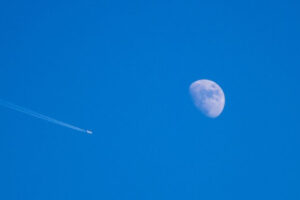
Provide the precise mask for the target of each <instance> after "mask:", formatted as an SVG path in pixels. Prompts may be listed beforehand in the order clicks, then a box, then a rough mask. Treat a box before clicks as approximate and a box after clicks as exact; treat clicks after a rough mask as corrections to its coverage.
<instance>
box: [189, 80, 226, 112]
mask: <svg viewBox="0 0 300 200" xmlns="http://www.w3.org/2000/svg"><path fill="white" fill-rule="evenodd" d="M189 90H190V94H191V97H192V99H193V102H194V104H195V106H196V107H197V108H198V109H199V110H200V111H201V112H202V113H203V114H204V115H205V116H207V117H210V118H216V117H218V116H219V115H220V114H221V113H222V112H223V109H224V106H225V95H224V92H223V90H222V88H221V87H220V86H219V85H218V84H217V83H215V82H214V81H211V80H206V79H201V80H198V81H195V82H193V83H192V84H191V85H190V88H189Z"/></svg>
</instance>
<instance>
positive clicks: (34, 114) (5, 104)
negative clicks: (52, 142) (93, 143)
mask: <svg viewBox="0 0 300 200" xmlns="http://www.w3.org/2000/svg"><path fill="white" fill-rule="evenodd" d="M0 105H1V106H3V107H6V108H9V109H12V110H15V111H18V112H21V113H24V114H27V115H30V116H32V117H36V118H39V119H42V120H45V121H48V122H51V123H54V124H57V125H60V126H64V127H67V128H70V129H73V130H75V131H79V132H83V133H88V134H92V133H93V132H92V131H90V130H85V129H82V128H79V127H76V126H73V125H71V124H67V123H65V122H62V121H59V120H56V119H53V118H51V117H48V116H46V115H42V114H40V113H37V112H35V111H33V110H30V109H27V108H23V107H21V106H18V105H15V104H13V103H10V102H7V101H4V100H2V99H0Z"/></svg>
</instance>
